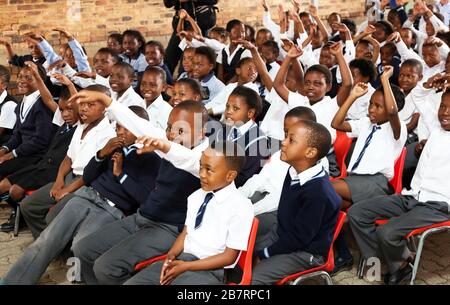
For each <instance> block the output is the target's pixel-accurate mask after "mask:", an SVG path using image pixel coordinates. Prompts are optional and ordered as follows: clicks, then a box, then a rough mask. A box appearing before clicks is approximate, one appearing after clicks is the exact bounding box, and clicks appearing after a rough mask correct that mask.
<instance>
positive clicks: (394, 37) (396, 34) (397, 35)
mask: <svg viewBox="0 0 450 305" xmlns="http://www.w3.org/2000/svg"><path fill="white" fill-rule="evenodd" d="M400 38H401V36H400V33H399V32H394V33H392V34H391V35H389V37H388V38H387V39H386V41H392V42H399V41H400Z"/></svg>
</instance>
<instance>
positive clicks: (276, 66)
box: [257, 61, 281, 96]
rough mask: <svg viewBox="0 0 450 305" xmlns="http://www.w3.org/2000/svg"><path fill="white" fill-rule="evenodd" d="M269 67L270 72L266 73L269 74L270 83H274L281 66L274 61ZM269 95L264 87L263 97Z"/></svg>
mask: <svg viewBox="0 0 450 305" xmlns="http://www.w3.org/2000/svg"><path fill="white" fill-rule="evenodd" d="M269 66H270V71H268V72H269V76H270V79H271V80H272V81H275V77H277V74H278V71H280V68H281V66H280V65H279V64H278V63H277V62H276V61H274V62H273V63H270V64H269ZM261 85H262V84H261ZM257 92H258V91H257ZM269 93H270V92H269V90H268V89H267V87H266V88H265V89H264V96H267V95H269Z"/></svg>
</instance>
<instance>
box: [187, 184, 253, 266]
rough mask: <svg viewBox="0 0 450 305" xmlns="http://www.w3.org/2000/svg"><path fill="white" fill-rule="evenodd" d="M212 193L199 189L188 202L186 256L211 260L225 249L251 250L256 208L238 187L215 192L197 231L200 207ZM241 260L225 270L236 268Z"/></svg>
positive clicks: (233, 186) (227, 187)
mask: <svg viewBox="0 0 450 305" xmlns="http://www.w3.org/2000/svg"><path fill="white" fill-rule="evenodd" d="M207 194H208V192H205V191H204V190H202V189H199V190H197V191H195V192H194V193H192V195H190V196H189V197H188V199H187V213H186V222H185V225H186V229H187V234H186V238H185V240H184V250H183V252H184V253H189V254H192V255H195V256H196V257H198V258H199V259H204V258H207V257H211V256H214V255H217V254H220V253H223V252H224V251H225V248H231V249H235V250H242V251H245V250H247V244H248V239H249V236H250V231H251V227H252V222H253V217H254V216H253V206H252V203H251V201H250V200H249V199H247V198H245V197H244V196H243V195H242V194H241V193H240V192H239V191H238V190H237V189H236V186H235V185H234V182H233V183H231V184H230V185H228V186H226V187H225V188H223V189H221V190H219V191H217V192H214V195H213V197H212V198H211V200H210V201H209V202H208V204H207V206H206V210H205V212H204V214H203V218H202V222H201V225H200V227H198V228H197V229H195V220H196V218H197V212H198V210H199V208H200V206H201V205H202V204H203V201H204V200H205V196H206V195H207ZM237 261H238V259H236V261H235V262H234V263H233V264H231V265H229V266H226V267H224V268H225V269H228V268H233V267H234V266H235V265H236V263H237Z"/></svg>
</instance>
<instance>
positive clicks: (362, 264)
mask: <svg viewBox="0 0 450 305" xmlns="http://www.w3.org/2000/svg"><path fill="white" fill-rule="evenodd" d="M366 264H367V260H366V259H364V258H362V257H361V258H360V259H359V263H358V270H357V271H356V275H357V276H358V278H359V279H360V280H361V279H363V278H364V269H365V268H366Z"/></svg>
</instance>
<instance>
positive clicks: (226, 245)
mask: <svg viewBox="0 0 450 305" xmlns="http://www.w3.org/2000/svg"><path fill="white" fill-rule="evenodd" d="M144 143H145V142H144ZM159 143H160V144H162V145H163V146H164V145H170V144H169V143H168V142H163V141H161V142H159ZM144 151H145V150H144ZM230 152H231V153H230ZM244 162H245V157H244V153H243V151H242V150H240V149H239V146H238V145H237V144H235V143H232V142H216V143H214V144H212V145H211V146H210V147H209V148H208V149H207V150H205V151H204V152H203V154H202V157H201V159H200V172H199V176H200V183H201V189H199V190H197V191H196V192H194V193H193V194H192V195H191V196H189V197H188V207H187V215H186V222H185V227H184V229H183V231H182V232H181V233H180V235H179V236H178V238H177V239H176V241H175V243H174V244H173V246H172V248H171V249H170V250H169V252H168V253H167V257H166V259H165V260H164V261H159V262H156V263H154V264H152V265H150V266H149V267H146V268H145V269H144V270H142V271H140V272H139V273H138V274H137V275H135V276H133V277H132V278H131V279H129V280H128V281H127V282H125V285H142V284H151V285H159V284H161V285H169V284H173V285H207V284H209V285H211V284H216V285H217V284H224V280H225V279H224V270H225V269H230V268H233V267H234V266H235V265H236V263H237V259H238V258H239V254H240V251H245V250H247V244H248V238H249V235H250V230H251V226H252V221H253V207H252V204H251V202H250V200H248V199H247V198H245V197H244V196H243V195H242V194H241V193H240V192H239V191H238V190H237V189H236V186H235V185H234V182H233V181H234V179H235V178H236V177H237V175H238V172H239V170H240V169H241V168H242V166H243V165H244Z"/></svg>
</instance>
